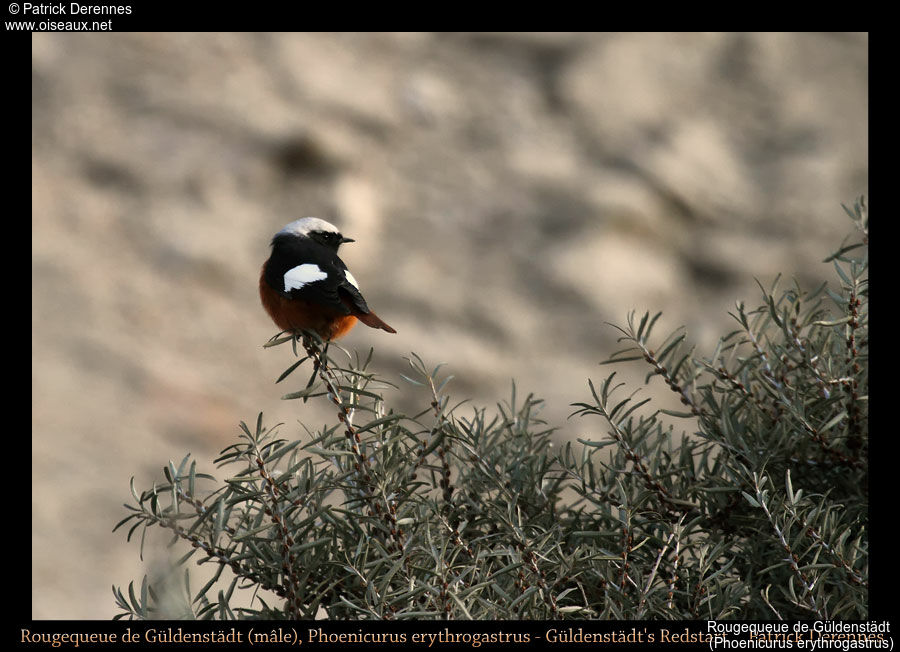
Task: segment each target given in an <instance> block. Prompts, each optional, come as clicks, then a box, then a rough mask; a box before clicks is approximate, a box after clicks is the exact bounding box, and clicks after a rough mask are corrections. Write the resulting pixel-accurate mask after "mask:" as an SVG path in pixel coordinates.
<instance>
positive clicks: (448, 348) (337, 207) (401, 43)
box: [32, 34, 868, 619]
mask: <svg viewBox="0 0 900 652" xmlns="http://www.w3.org/2000/svg"><path fill="white" fill-rule="evenodd" d="M32 66H33V76H32V82H33V90H32V105H33V125H32V130H33V131H32V137H33V154H32V174H33V182H32V184H33V185H32V198H33V216H32V224H33V227H32V228H33V245H32V261H33V262H32V266H33V267H32V274H33V290H32V297H33V308H32V319H33V327H32V343H33V381H32V382H33V406H32V415H33V440H34V446H33V449H34V457H33V462H32V471H33V477H34V479H33V487H32V489H33V550H32V552H33V593H32V595H33V602H32V608H33V616H34V618H100V619H105V618H108V617H110V616H111V615H113V614H114V613H115V611H116V609H115V605H114V602H113V599H112V596H111V594H110V590H109V587H110V585H111V584H114V583H115V584H126V585H127V583H128V581H130V580H131V579H135V578H137V579H139V578H140V576H141V574H142V573H143V572H145V570H146V569H144V568H142V566H141V565H140V562H139V559H138V551H137V545H136V544H129V545H126V544H125V542H124V536H123V535H122V534H120V533H115V534H112V533H111V532H110V530H111V528H112V526H113V525H114V524H115V523H116V521H118V520H119V519H120V518H121V517H122V516H123V515H124V512H123V510H122V508H121V504H122V502H125V501H126V500H128V480H129V478H130V477H131V476H132V475H134V476H136V483H137V485H138V486H139V487H143V486H148V485H149V484H150V483H151V482H152V480H153V479H154V478H155V477H158V473H159V469H160V468H161V467H162V466H163V465H164V464H165V463H166V462H167V461H168V460H170V459H172V460H175V461H176V462H177V461H178V460H180V459H181V458H182V457H183V455H184V454H185V453H187V452H191V453H192V454H194V455H195V456H196V457H197V459H198V462H199V465H200V467H201V470H203V471H207V472H211V473H214V474H216V469H215V468H214V466H213V464H212V460H213V459H214V457H215V455H216V453H217V452H218V451H219V450H221V449H222V448H224V447H225V446H227V445H229V444H230V443H231V442H232V441H233V439H234V438H235V437H236V433H237V424H238V422H239V421H240V420H245V421H248V422H251V421H253V420H254V419H255V418H256V414H257V413H258V412H259V411H263V412H264V413H265V414H266V421H267V423H270V424H274V423H277V422H284V423H285V425H284V426H282V429H281V432H282V434H284V435H290V436H295V435H296V436H303V432H304V431H303V430H302V428H301V427H300V426H298V424H297V422H298V420H299V421H302V422H304V423H307V424H309V425H310V427H313V428H315V427H318V426H320V425H321V424H323V423H326V422H331V421H332V420H333V415H331V414H330V412H329V410H327V409H322V410H318V411H317V409H316V407H315V406H313V405H311V404H307V405H305V406H304V405H298V404H296V403H295V402H289V403H288V402H282V401H280V400H279V397H280V396H281V395H282V394H284V393H286V392H288V391H291V389H294V387H288V388H285V387H284V384H282V385H278V386H275V385H274V384H273V382H274V379H275V378H277V377H278V375H279V374H280V372H281V371H282V370H283V369H284V368H286V367H287V366H288V365H289V364H290V363H291V359H290V352H289V351H288V350H287V348H286V347H283V348H280V349H275V350H263V349H262V344H263V343H264V342H265V341H266V340H267V339H268V338H269V337H270V336H271V335H273V334H274V332H275V329H274V327H273V326H272V324H271V323H270V322H269V321H268V319H267V317H266V316H265V314H264V313H263V311H262V309H261V307H260V306H259V300H258V297H257V294H256V282H257V278H258V273H259V266H260V265H261V263H262V262H263V260H264V259H265V258H266V257H267V255H268V242H269V239H270V238H271V236H272V234H273V233H274V232H275V231H276V230H278V229H279V228H280V227H281V226H283V225H284V224H286V223H287V222H289V221H291V220H293V219H296V218H298V217H303V216H308V215H315V216H318V217H322V218H325V219H327V220H329V221H331V222H334V223H336V224H338V225H340V226H341V228H342V230H343V232H344V233H345V234H347V235H349V236H351V237H353V238H355V239H356V240H357V242H356V243H354V244H350V245H346V246H345V248H344V249H343V250H342V257H343V258H344V260H345V261H346V262H347V264H348V265H349V267H350V269H351V270H352V271H353V274H354V276H355V277H356V278H357V279H358V281H359V283H360V285H361V287H362V289H363V291H364V293H365V296H366V298H367V300H368V301H369V303H370V305H371V306H372V307H373V308H374V309H375V310H376V311H377V312H378V314H379V315H381V316H382V317H383V318H384V319H385V320H386V321H387V322H388V323H390V324H391V325H392V326H394V327H395V328H396V329H397V330H398V334H397V335H389V334H386V333H384V332H381V331H374V330H370V329H366V328H364V327H361V326H360V327H357V328H356V329H355V330H354V331H353V332H352V333H351V334H350V335H349V336H348V337H347V338H345V339H344V340H343V341H342V343H343V345H344V346H345V347H347V348H349V349H351V350H353V349H358V350H361V351H366V350H368V347H370V346H374V347H376V356H375V361H374V366H375V368H376V369H377V370H378V371H380V372H381V373H382V374H383V375H384V376H385V377H387V378H388V379H389V380H391V381H394V382H396V383H398V384H400V385H401V386H402V384H403V382H402V380H400V378H399V375H398V374H399V373H401V372H402V371H403V370H404V368H405V365H406V363H405V362H404V360H403V356H406V355H409V352H410V351H415V352H416V353H418V354H419V355H421V356H422V357H423V358H424V359H425V360H426V361H428V362H430V363H433V364H437V363H439V362H446V363H447V364H448V370H449V373H453V374H454V375H455V376H456V380H454V381H453V382H451V384H450V386H449V387H450V390H451V391H452V393H453V395H454V397H456V398H458V399H463V398H467V397H468V398H471V399H472V402H473V404H474V405H478V406H482V405H488V406H489V405H491V404H493V403H494V402H495V401H497V400H503V399H504V398H505V397H507V396H508V395H509V384H510V379H512V378H515V379H516V381H517V386H518V388H519V391H520V393H521V392H530V391H533V392H535V393H536V394H538V395H539V396H543V397H544V398H546V399H547V406H546V411H545V417H546V419H547V420H548V421H549V422H550V423H553V424H557V425H559V426H560V428H561V429H560V433H559V436H560V438H565V437H571V436H573V435H580V436H585V437H600V436H602V435H603V434H604V432H605V431H604V429H603V428H602V427H601V426H602V424H600V423H587V422H575V421H567V420H566V415H567V414H568V413H569V411H570V409H569V403H571V402H573V401H577V400H584V399H585V398H586V397H587V396H588V394H587V385H586V383H587V378H589V377H591V378H594V379H595V380H596V379H600V378H602V377H605V375H606V374H608V373H609V370H608V369H607V368H600V367H598V366H597V363H598V362H599V361H601V360H603V359H605V358H606V357H607V356H608V355H609V354H610V353H611V352H613V351H614V350H615V349H616V342H615V336H616V333H615V331H613V330H612V329H611V328H610V327H609V326H607V325H605V322H607V321H609V322H615V323H624V320H625V317H626V315H627V313H628V312H629V311H630V310H633V309H634V310H638V311H640V312H643V311H645V310H651V311H654V312H655V311H657V310H662V311H663V312H664V318H663V320H662V321H661V324H660V326H659V331H658V334H659V335H663V334H665V333H667V332H668V330H671V329H673V328H675V327H677V326H679V325H685V326H686V328H687V330H688V334H689V337H690V338H691V339H692V340H693V341H695V342H696V343H697V345H698V351H701V352H702V351H711V350H712V348H713V346H714V344H715V339H716V338H717V337H718V335H720V334H722V333H724V332H726V331H727V330H730V325H729V318H728V316H727V314H726V313H727V311H728V310H730V309H731V308H732V307H733V305H734V302H735V300H738V299H745V300H746V301H747V302H748V304H749V303H752V302H754V301H756V299H757V297H758V289H757V288H756V285H755V282H754V280H753V279H754V278H758V279H759V280H760V281H761V282H762V283H763V284H766V285H768V284H770V283H771V282H772V280H773V279H774V277H775V275H776V273H778V272H782V273H783V274H784V276H785V278H786V279H788V280H790V279H791V278H792V277H794V278H796V279H797V280H798V281H799V282H800V283H801V285H803V286H806V287H808V288H811V287H812V286H813V285H814V284H816V283H817V282H819V281H821V280H831V279H832V277H833V273H832V271H831V270H830V268H829V267H828V266H827V265H823V264H822V263H821V262H820V261H821V260H822V258H824V256H825V255H826V254H827V253H828V252H829V251H830V250H831V247H833V246H835V245H837V244H838V243H839V242H840V240H841V238H842V237H843V236H844V235H845V233H847V232H848V231H849V228H850V224H849V221H848V220H847V219H846V217H845V216H844V214H843V210H842V209H841V206H840V204H841V203H842V202H843V203H852V201H853V200H854V199H855V197H856V196H858V195H860V194H864V193H866V192H867V184H868V176H867V175H868V168H867V157H868V144H867V138H868V124H867V114H868V106H867V103H868V85H867V78H868V39H867V36H866V35H864V34H266V35H254V34H239V35H235V34H108V35H105V34H104V35H92V36H85V35H78V34H35V35H34V36H33V40H32ZM304 373H306V372H304ZM642 377H643V370H642V369H640V368H636V369H635V373H634V379H636V380H637V381H638V382H640V380H641V379H642ZM302 381H303V382H305V378H303V379H302ZM298 382H300V380H299V379H298ZM645 391H650V392H652V391H655V390H653V388H650V389H648V390H645ZM388 395H389V397H392V398H393V400H395V401H397V403H398V404H399V405H400V406H401V407H402V406H403V405H404V404H405V403H404V402H408V401H410V400H412V399H410V398H409V396H412V397H413V399H414V400H415V401H419V402H420V403H421V401H422V400H424V397H418V396H416V395H415V391H414V390H410V389H408V388H404V390H403V391H402V392H401V391H394V392H389V394H388ZM406 404H408V403H406ZM204 463H205V464H204ZM219 475H221V473H219ZM158 538H159V539H160V541H161V542H162V543H163V544H164V543H165V541H164V539H165V537H158ZM63 542H64V543H65V548H66V554H65V555H60V554H59V550H60V545H61V544H62V543H63ZM76 596H77V598H76Z"/></svg>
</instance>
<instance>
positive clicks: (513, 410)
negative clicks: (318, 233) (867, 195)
mask: <svg viewBox="0 0 900 652" xmlns="http://www.w3.org/2000/svg"><path fill="white" fill-rule="evenodd" d="M848 213H849V214H850V216H851V218H853V220H854V224H855V226H856V227H857V233H856V236H855V238H854V239H852V240H848V241H847V242H846V243H844V244H843V245H842V246H841V247H840V249H839V250H838V252H837V253H835V254H834V255H833V256H831V257H829V258H828V259H827V260H826V262H829V263H831V264H833V266H834V268H835V272H836V282H835V284H834V285H833V286H831V287H825V286H823V287H821V288H819V289H817V290H814V291H812V292H806V291H803V290H801V289H800V288H798V287H795V286H790V287H787V288H786V289H779V283H778V282H777V281H776V283H775V284H773V285H772V286H771V287H769V288H768V289H766V288H763V287H762V286H761V291H762V300H761V302H760V305H759V307H757V308H753V309H748V308H747V307H746V306H745V305H744V304H743V303H738V304H737V305H736V308H735V311H734V313H733V317H734V320H735V324H736V328H735V330H734V331H733V332H732V333H729V334H728V335H726V336H725V337H723V338H722V340H721V341H720V343H719V346H718V347H717V349H716V350H715V351H714V352H713V354H712V355H710V356H709V357H702V356H697V355H695V353H694V351H693V350H692V349H691V348H690V347H689V345H688V340H687V336H686V334H684V333H683V332H680V331H679V332H676V333H674V334H672V335H670V336H669V337H667V338H661V339H660V338H657V337H656V335H655V333H654V332H653V328H654V325H655V323H656V318H657V317H658V315H657V316H656V317H651V316H650V315H649V314H645V315H643V316H642V317H640V318H638V317H637V316H636V315H630V316H629V318H628V319H627V323H626V325H625V326H624V327H621V328H619V330H620V332H621V342H622V343H623V345H624V346H623V349H622V350H621V351H619V352H617V353H616V354H614V355H613V356H612V357H611V358H610V359H609V360H608V361H607V363H608V364H614V365H623V364H639V365H645V366H646V369H647V370H648V375H647V381H648V382H654V379H655V378H656V377H657V376H658V377H659V379H661V380H662V382H664V383H665V385H666V386H667V387H668V388H669V389H670V390H671V391H672V392H674V393H675V395H676V396H677V398H678V400H679V401H680V403H681V404H682V405H683V406H684V407H683V409H682V410H680V411H672V410H665V409H654V407H653V405H652V403H651V402H650V401H649V399H643V400H642V399H640V398H639V394H638V393H637V392H635V391H634V388H625V387H624V386H623V385H622V384H621V383H619V382H617V379H616V373H615V372H612V373H610V374H609V375H608V376H607V377H606V378H604V379H602V380H600V381H598V382H597V383H595V382H593V381H589V385H588V388H589V392H588V396H587V397H586V398H585V399H584V400H581V401H578V402H576V403H574V404H573V407H574V408H575V412H574V413H573V418H581V419H585V422H584V426H585V428H586V429H588V431H589V432H590V433H591V434H590V436H589V437H585V438H584V439H580V440H579V441H578V442H577V443H566V444H565V445H563V446H561V447H560V446H559V445H558V444H555V443H554V441H553V429H552V428H551V427H548V426H547V424H545V423H544V422H543V421H542V420H541V419H540V416H539V412H540V407H541V401H540V400H539V399H536V398H535V397H533V396H530V395H529V396H526V397H520V396H518V394H517V392H516V388H515V386H513V390H512V394H511V398H510V400H509V402H508V403H506V404H504V405H499V406H497V408H496V409H495V410H493V411H488V410H486V409H472V408H471V407H468V406H466V405H464V404H457V405H454V404H453V401H452V400H451V398H450V396H449V395H448V394H447V392H446V390H447V382H448V381H449V380H450V378H449V377H447V376H445V375H443V374H442V370H441V367H440V366H438V367H436V368H434V369H430V368H429V367H427V366H426V365H425V363H424V362H423V361H422V360H421V359H419V358H418V357H416V356H412V357H411V358H410V359H409V367H410V371H409V373H408V375H404V382H405V383H407V389H408V391H409V392H413V393H415V395H417V396H419V397H420V400H421V404H422V410H421V412H419V413H418V414H400V413H398V412H395V411H393V410H392V409H390V408H389V407H388V406H387V405H386V404H385V401H384V400H383V398H382V396H383V389H384V388H385V383H384V382H383V381H382V380H380V379H379V378H377V377H376V375H375V374H373V373H371V372H370V371H369V370H368V365H369V362H370V359H371V352H370V355H369V358H367V359H361V358H356V359H351V358H350V357H349V356H343V355H338V354H335V352H334V350H335V348H336V347H334V346H332V347H330V348H329V347H326V346H325V345H324V344H323V343H322V342H321V341H318V340H316V338H315V337H314V336H306V337H304V338H302V339H299V340H298V339H296V338H293V337H290V336H289V337H283V338H281V339H276V340H274V341H273V344H282V343H287V342H290V343H291V345H292V346H294V348H295V352H297V353H298V358H299V359H298V361H297V362H296V363H294V364H293V365H292V366H291V367H290V368H289V369H288V370H286V372H285V373H284V374H283V375H282V376H281V378H279V382H281V381H284V380H286V379H288V378H291V379H293V378H295V377H296V376H295V375H293V372H295V371H296V370H297V369H299V368H301V367H302V365H303V363H304V362H306V361H311V364H310V365H308V367H312V369H311V370H310V371H311V376H310V378H309V382H308V383H306V385H305V386H304V387H303V388H302V389H297V390H295V391H293V392H291V393H289V394H288V395H286V396H285V397H284V398H286V399H288V400H297V401H307V400H328V401H331V403H332V404H333V405H334V408H335V414H336V419H335V421H334V423H333V425H331V426H330V427H325V428H323V429H320V430H318V431H316V432H311V433H309V434H308V435H306V436H303V437H298V436H290V437H288V436H286V435H285V436H282V432H281V431H282V430H283V427H273V428H269V427H267V426H265V425H264V420H263V417H262V415H259V418H258V419H257V421H256V424H255V427H252V428H251V427H248V426H247V425H245V424H241V430H242V432H241V437H240V439H239V440H238V441H237V442H235V443H234V444H232V445H231V446H229V447H228V448H226V449H225V450H224V451H223V452H222V455H221V457H219V459H218V460H216V463H217V464H218V466H219V469H220V473H219V476H220V477H221V478H222V479H221V480H217V479H215V478H213V476H212V475H208V474H204V473H200V472H198V471H197V466H198V464H197V461H195V460H191V459H190V458H189V457H186V458H185V459H184V460H183V461H182V463H181V464H179V465H178V466H176V465H174V464H169V465H168V466H167V467H166V468H165V470H164V476H165V479H164V481H162V482H160V484H159V485H157V486H155V487H153V488H152V489H149V490H146V491H143V492H138V491H137V490H136V489H135V488H134V487H132V494H133V497H134V501H135V502H134V504H133V505H128V506H126V507H127V508H128V509H129V511H130V514H129V515H128V516H127V517H126V518H125V519H123V520H122V521H121V522H120V523H119V525H118V526H117V528H118V527H124V526H125V525H130V530H129V531H128V536H129V539H130V538H131V537H132V536H133V535H135V534H136V533H137V532H140V533H141V541H142V545H143V541H144V537H145V535H147V534H149V533H150V531H151V530H160V529H161V530H165V531H168V532H169V534H170V535H172V541H173V545H174V546H175V547H176V548H178V549H183V551H184V554H183V556H182V557H181V558H180V559H179V560H178V561H177V562H176V564H175V565H174V567H173V568H172V569H171V571H170V572H169V573H168V574H167V575H165V576H163V577H161V578H157V579H155V580H154V581H153V582H151V581H150V580H149V579H148V578H146V577H145V578H144V580H143V582H142V583H141V586H140V588H137V589H136V588H135V585H134V583H131V584H130V585H129V587H128V590H127V591H123V590H122V589H119V588H116V587H114V589H113V591H114V594H115V597H116V601H117V603H118V605H119V607H120V608H121V614H120V616H119V617H129V618H163V617H165V618H172V617H186V618H222V619H230V618H315V617H328V618H340V619H355V618H359V619H369V618H377V619H385V618H388V619H400V618H454V619H461V618H477V619H510V618H527V619H547V618H577V619H584V618H614V619H635V618H641V619H650V618H671V619H722V618H743V619H769V618H773V617H780V618H801V619H811V618H814V619H819V620H824V619H865V618H866V617H867V613H868V605H867V592H868V527H867V520H868V516H867V505H868V494H867V486H868V483H867V475H868V409H867V405H868V403H867V394H868V285H867V281H868V265H867V238H868V216H867V210H866V208H865V205H864V204H863V202H862V200H860V201H859V202H857V203H856V205H855V206H854V208H853V209H851V210H848ZM298 343H299V344H302V345H303V346H304V348H305V352H304V351H298V350H297V345H298ZM351 362H352V364H351ZM308 367H307V368H308ZM202 466H206V465H202ZM188 560H194V561H197V562H199V563H200V564H201V566H202V567H204V568H209V569H212V570H213V572H211V573H210V574H209V577H208V578H207V579H204V580H203V581H202V582H197V581H196V580H195V579H193V576H192V574H191V573H190V572H189V570H188V569H189V568H192V565H189V564H187V562H188ZM198 584H199V585H198ZM238 592H242V593H245V594H247V596H248V599H246V600H244V601H243V604H244V605H249V606H240V607H238V606H235V607H233V606H232V603H233V602H234V601H235V600H234V598H235V596H236V593H238Z"/></svg>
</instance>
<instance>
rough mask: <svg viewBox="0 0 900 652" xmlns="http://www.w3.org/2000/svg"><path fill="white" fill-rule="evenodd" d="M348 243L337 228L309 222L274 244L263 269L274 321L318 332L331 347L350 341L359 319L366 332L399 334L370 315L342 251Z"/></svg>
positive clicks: (294, 225) (264, 294)
mask: <svg viewBox="0 0 900 652" xmlns="http://www.w3.org/2000/svg"><path fill="white" fill-rule="evenodd" d="M345 242H354V240H352V239H351V238H345V237H344V236H343V235H341V233H340V231H338V229H337V227H336V226H334V225H333V224H329V223H328V222H326V221H325V220H320V219H319V218H317V217H304V218H302V219H299V220H295V221H293V222H291V223H290V224H288V225H287V226H285V227H284V228H283V229H281V231H279V232H278V233H276V234H275V237H274V238H272V255H271V256H269V259H268V260H267V261H266V262H265V263H264V264H263V266H262V272H261V274H260V277H259V296H260V298H261V299H262V304H263V307H264V308H265V309H266V312H267V313H269V316H270V317H271V318H272V321H274V322H275V324H276V325H277V326H278V328H280V329H281V330H284V331H294V330H300V329H305V330H310V331H315V332H316V333H318V334H319V336H320V337H321V338H322V339H323V340H326V341H329V340H336V339H337V338H339V337H342V336H344V335H346V334H347V333H348V332H349V331H350V329H351V328H353V326H354V325H355V324H356V320H357V319H358V320H359V321H361V322H362V323H364V324H365V325H366V326H370V327H371V328H380V329H382V330H386V331H387V332H388V333H396V332H397V331H395V330H394V329H393V328H391V327H390V326H388V325H387V324H385V323H384V322H383V321H381V319H380V318H379V317H378V315H376V314H375V313H374V312H372V311H371V310H370V309H369V306H368V305H367V304H366V300H365V299H363V296H362V294H360V292H359V284H357V282H356V279H355V278H353V274H351V273H350V270H348V269H347V266H346V265H345V264H344V261H342V260H341V259H340V258H338V255H337V251H338V247H340V246H341V245H342V244H343V243H345Z"/></svg>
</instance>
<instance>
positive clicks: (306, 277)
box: [284, 263, 328, 292]
mask: <svg viewBox="0 0 900 652" xmlns="http://www.w3.org/2000/svg"><path fill="white" fill-rule="evenodd" d="M326 278H328V274H327V273H326V272H323V271H322V270H321V269H319V266H318V265H315V264H313V263H305V264H303V265H297V266H296V267H294V268H293V269H289V270H288V271H287V272H285V273H284V291H285V292H290V291H291V290H299V289H300V288H302V287H303V286H304V285H307V284H309V283H315V282H316V281H321V280H323V279H326Z"/></svg>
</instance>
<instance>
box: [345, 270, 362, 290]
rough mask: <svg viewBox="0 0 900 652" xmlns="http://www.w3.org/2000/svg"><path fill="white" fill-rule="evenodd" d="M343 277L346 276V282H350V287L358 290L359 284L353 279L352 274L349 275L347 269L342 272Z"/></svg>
mask: <svg viewBox="0 0 900 652" xmlns="http://www.w3.org/2000/svg"><path fill="white" fill-rule="evenodd" d="M344 276H346V277H347V280H348V281H350V285H352V286H353V287H355V288H356V289H357V290H358V289H359V283H357V282H356V279H355V278H353V274H351V273H350V270H349V269H345V270H344Z"/></svg>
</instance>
